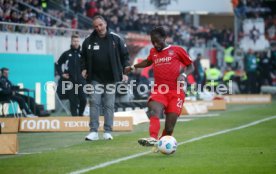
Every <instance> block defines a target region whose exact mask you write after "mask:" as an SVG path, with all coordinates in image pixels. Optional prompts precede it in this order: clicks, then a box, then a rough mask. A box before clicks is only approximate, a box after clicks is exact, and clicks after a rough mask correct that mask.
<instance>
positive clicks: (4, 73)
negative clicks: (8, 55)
mask: <svg viewBox="0 0 276 174" xmlns="http://www.w3.org/2000/svg"><path fill="white" fill-rule="evenodd" d="M1 75H2V76H4V77H7V78H8V76H9V69H8V68H5V67H4V68H1Z"/></svg>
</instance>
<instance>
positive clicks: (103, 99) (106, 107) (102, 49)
mask: <svg viewBox="0 0 276 174" xmlns="http://www.w3.org/2000/svg"><path fill="white" fill-rule="evenodd" d="M93 28H94V31H93V32H92V34H91V35H90V36H89V37H88V38H86V39H85V40H84V42H83V45H82V60H83V66H82V69H83V71H82V74H83V76H87V78H86V79H87V82H88V83H90V84H92V86H93V87H94V89H99V88H100V87H101V90H98V91H97V90H94V91H93V92H92V94H91V98H90V99H91V100H90V101H91V103H90V124H89V126H90V134H88V135H87V136H86V140H92V141H93V140H98V139H99V135H98V128H99V115H100V111H101V107H103V108H102V109H103V115H104V134H103V138H104V139H105V140H112V139H113V137H112V135H111V132H112V125H113V117H114V103H115V85H116V82H120V81H127V76H126V75H123V70H124V68H125V67H126V66H128V65H129V63H128V60H129V54H128V51H127V48H126V44H125V43H124V41H123V39H122V38H121V37H120V36H119V35H117V34H115V33H113V32H111V31H109V29H108V28H107V23H106V20H105V19H104V18H103V17H102V16H100V15H97V16H95V17H93ZM112 89H114V90H112Z"/></svg>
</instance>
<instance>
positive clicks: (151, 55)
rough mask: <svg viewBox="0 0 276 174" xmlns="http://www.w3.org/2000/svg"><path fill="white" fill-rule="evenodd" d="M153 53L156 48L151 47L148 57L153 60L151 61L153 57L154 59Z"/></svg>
mask: <svg viewBox="0 0 276 174" xmlns="http://www.w3.org/2000/svg"><path fill="white" fill-rule="evenodd" d="M153 54H154V48H152V49H150V53H149V55H148V58H147V60H148V61H151V62H152V61H153V59H152V57H153Z"/></svg>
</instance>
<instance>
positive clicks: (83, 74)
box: [81, 69, 87, 79]
mask: <svg viewBox="0 0 276 174" xmlns="http://www.w3.org/2000/svg"><path fill="white" fill-rule="evenodd" d="M81 75H82V77H83V78H85V79H86V78H87V70H86V69H84V70H82V72H81Z"/></svg>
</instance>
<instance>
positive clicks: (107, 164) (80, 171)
mask: <svg viewBox="0 0 276 174" xmlns="http://www.w3.org/2000/svg"><path fill="white" fill-rule="evenodd" d="M275 118H276V115H275V116H271V117H267V118H264V119H261V120H257V121H254V122H251V123H248V124H245V125H242V126H238V127H234V128H230V129H225V130H222V131H218V132H214V133H210V134H206V135H203V136H199V137H196V138H192V139H189V140H187V141H183V142H180V143H178V145H183V144H187V143H191V142H194V141H199V140H202V139H204V138H209V137H213V136H216V135H220V134H225V133H228V132H232V131H236V130H240V129H244V128H247V127H250V126H255V125H257V124H260V123H262V122H266V121H269V120H272V119H275ZM149 153H152V151H146V152H142V153H137V154H134V155H130V156H126V157H123V158H119V159H116V160H112V161H108V162H104V163H101V164H98V165H95V166H92V167H88V168H85V169H82V170H77V171H74V172H71V173H70V174H80V173H85V172H89V171H91V170H96V169H99V168H103V167H107V166H110V165H112V164H116V163H119V162H122V161H126V160H130V159H134V158H137V157H140V156H144V155H147V154H149Z"/></svg>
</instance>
